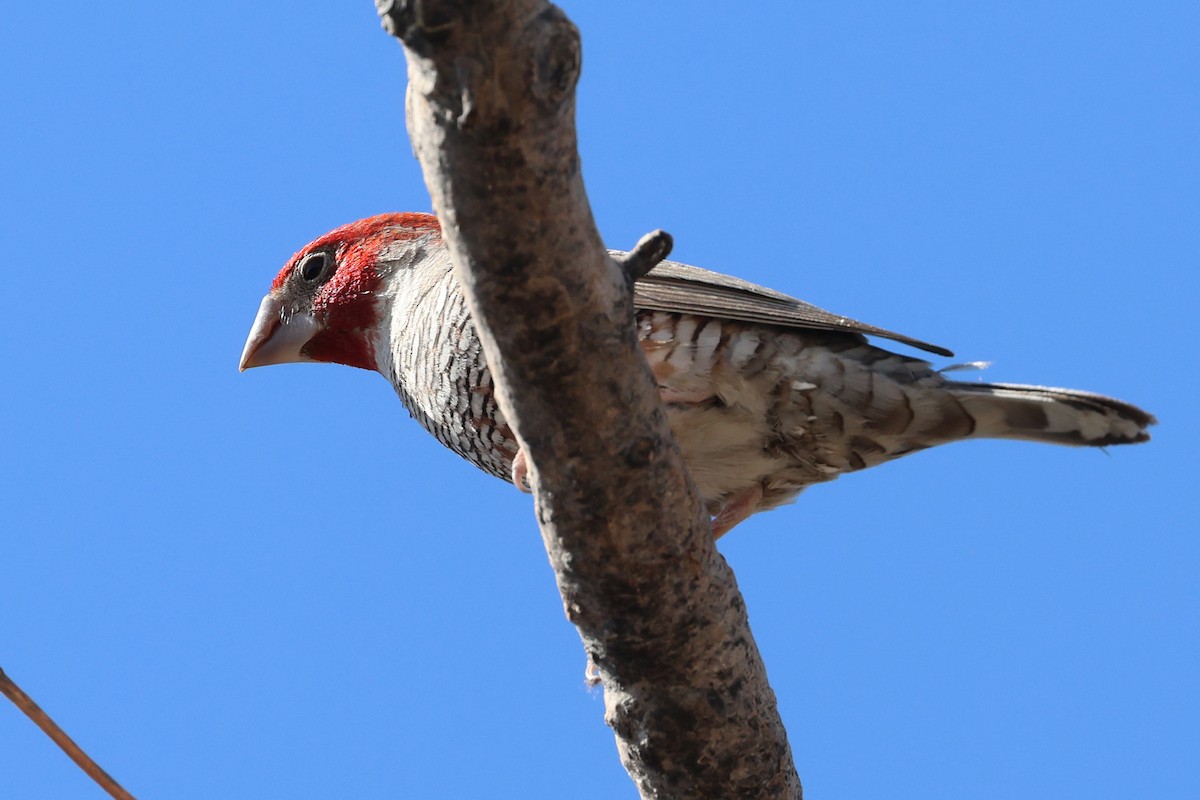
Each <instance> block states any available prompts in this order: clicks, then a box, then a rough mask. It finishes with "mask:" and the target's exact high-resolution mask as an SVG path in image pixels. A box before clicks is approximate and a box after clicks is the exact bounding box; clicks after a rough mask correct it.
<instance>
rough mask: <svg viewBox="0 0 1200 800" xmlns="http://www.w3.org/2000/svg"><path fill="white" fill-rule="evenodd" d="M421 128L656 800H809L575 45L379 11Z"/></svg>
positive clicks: (546, 10)
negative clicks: (721, 530) (679, 417)
mask: <svg viewBox="0 0 1200 800" xmlns="http://www.w3.org/2000/svg"><path fill="white" fill-rule="evenodd" d="M377 7H378V9H379V12H380V15H381V17H382V18H383V22H384V27H385V29H387V30H388V31H389V32H390V33H393V34H394V35H395V36H397V37H398V38H400V39H401V40H402V42H403V43H404V45H405V53H406V56H407V59H408V79H409V85H408V99H407V106H408V128H409V133H410V135H411V137H412V141H413V147H414V150H415V152H416V154H417V157H418V159H419V160H420V162H421V165H422V168H423V170H424V173H425V181H426V184H427V185H428V187H429V191H430V194H431V195H432V196H433V204H434V207H435V209H436V210H437V213H438V217H439V218H440V219H441V221H442V226H443V233H444V237H445V240H446V243H447V245H448V246H449V249H450V252H451V254H452V257H453V259H454V264H455V273H456V275H457V277H458V280H459V281H460V283H461V285H462V287H463V290H464V292H465V294H466V296H467V301H468V304H469V305H468V307H469V308H470V310H471V314H472V316H473V318H474V321H475V324H476V326H477V327H478V329H479V333H480V337H481V339H482V341H483V348H484V352H485V354H486V356H487V360H488V364H489V366H490V367H491V370H492V373H493V375H494V377H495V380H496V385H497V394H498V399H499V403H500V407H501V409H502V410H503V411H504V414H505V416H506V417H507V419H508V421H509V422H510V423H511V424H512V426H513V428H514V431H515V433H516V436H517V439H518V440H519V442H520V444H521V447H522V448H523V450H524V453H525V455H526V458H527V461H528V464H529V469H530V478H531V483H532V486H533V488H534V491H535V494H536V502H537V514H538V520H539V522H540V524H541V529H542V536H543V539H544V541H545V545H546V550H547V553H548V554H549V556H550V562H551V564H552V565H553V567H554V571H555V575H556V578H557V581H558V586H559V589H560V591H561V592H562V597H563V605H564V607H565V609H566V613H567V616H568V618H569V619H570V620H571V621H572V622H573V623H575V625H576V626H577V627H578V629H579V633H580V636H581V637H582V639H583V643H584V647H585V648H586V650H587V653H588V656H589V658H590V659H591V662H592V663H593V664H594V665H595V667H596V669H597V671H598V674H599V676H600V678H601V680H602V681H603V684H604V693H605V703H606V707H607V714H606V719H607V722H608V723H609V725H611V726H612V728H613V730H614V731H615V733H616V737H617V746H618V750H619V752H620V755H621V759H622V762H623V763H624V764H625V767H626V768H627V769H628V770H629V773H630V775H631V776H632V777H633V779H634V780H635V781H636V783H637V785H638V788H639V790H640V791H641V794H642V796H643V797H656V798H660V797H670V798H706V799H707V798H714V797H727V798H735V797H736V798H799V797H800V782H799V779H798V777H797V775H796V771H795V767H794V766H793V764H792V759H791V751H790V749H789V747H788V743H787V734H786V732H785V730H784V728H783V724H782V722H781V721H780V719H779V714H778V711H777V710H776V707H775V697H774V694H773V693H772V691H771V689H770V686H769V685H768V684H767V677H766V671H765V669H764V667H763V663H762V659H761V657H760V656H759V653H758V649H757V646H756V645H755V643H754V640H753V638H752V636H751V634H750V630H749V624H748V621H747V617H746V609H745V604H744V602H743V601H742V598H741V595H740V594H739V593H738V590H737V585H736V582H735V580H734V576H733V573H732V571H731V570H730V569H729V567H728V565H727V564H726V563H725V561H724V559H723V558H722V557H721V556H720V554H719V553H718V552H717V551H716V548H715V547H714V545H713V539H712V531H711V526H710V521H709V519H708V517H707V515H706V514H705V513H704V512H703V509H702V508H701V507H700V504H699V502H698V501H697V499H696V496H695V493H694V490H693V488H692V485H691V481H690V479H689V478H688V477H687V473H686V471H685V469H684V464H683V461H682V458H681V456H680V453H679V450H678V448H677V446H676V445H675V442H674V440H673V438H672V436H671V432H670V429H669V427H668V425H667V421H666V416H665V414H664V412H663V409H662V406H661V404H660V402H659V399H658V394H657V390H656V386H655V382H654V379H653V377H652V376H651V374H650V371H649V369H648V367H647V366H646V362H645V360H644V358H643V356H642V353H641V351H640V349H639V347H638V344H637V341H636V337H635V330H634V323H633V305H632V299H631V297H632V295H631V291H630V287H631V285H632V279H633V278H636V277H637V276H638V275H640V274H644V273H645V272H646V271H648V270H649V269H650V268H651V267H652V266H653V265H654V263H657V261H658V260H661V259H662V258H663V257H664V256H665V255H666V252H667V251H668V250H669V249H670V238H669V237H667V236H666V235H665V234H660V233H655V234H651V235H650V236H649V237H647V238H645V239H643V242H642V243H641V244H639V246H638V247H637V248H635V250H634V253H633V254H632V255H631V256H629V257H628V258H625V259H624V260H623V264H621V265H618V264H617V263H616V262H615V261H614V260H613V259H612V258H610V257H609V256H608V254H607V253H606V251H605V249H604V245H603V243H602V241H601V239H600V236H599V233H598V232H597V231H596V227H595V223H594V221H593V220H592V216H591V211H590V209H589V206H588V202H587V196H586V194H585V192H584V187H583V180H582V177H581V174H580V165H579V156H578V151H577V148H576V140H575V120H574V117H575V84H576V81H577V80H578V77H579V69H580V55H581V51H580V40H579V33H578V31H577V30H576V28H575V26H574V25H573V24H572V23H571V22H570V20H568V19H567V18H566V16H565V15H564V14H563V13H562V11H560V10H559V9H558V8H557V7H555V6H553V5H551V4H549V3H547V2H545V0H424V1H422V0H377Z"/></svg>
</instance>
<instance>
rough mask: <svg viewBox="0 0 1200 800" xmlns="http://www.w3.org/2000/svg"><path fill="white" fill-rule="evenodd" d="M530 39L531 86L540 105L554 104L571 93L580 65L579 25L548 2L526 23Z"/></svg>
mask: <svg viewBox="0 0 1200 800" xmlns="http://www.w3.org/2000/svg"><path fill="white" fill-rule="evenodd" d="M524 35H525V36H527V37H531V38H532V39H533V41H532V44H533V47H532V52H533V57H534V80H533V81H532V86H531V88H532V89H533V92H534V96H535V97H536V99H537V101H538V103H539V104H540V105H541V107H542V108H543V109H551V108H556V107H557V106H560V105H562V102H563V101H564V100H566V99H567V98H569V97H571V96H572V93H573V92H574V91H575V84H576V83H578V82H579V72H580V68H581V67H582V65H583V48H582V46H581V44H580V39H579V29H578V28H576V27H575V25H574V23H572V22H571V20H570V19H568V18H567V15H566V14H564V13H563V11H562V9H560V8H559V7H558V6H555V5H551V6H550V7H549V8H547V9H546V10H545V11H543V12H542V13H541V14H539V15H538V16H537V17H535V18H534V19H533V20H531V21H530V23H529V24H528V25H527V26H526V28H525V32H524Z"/></svg>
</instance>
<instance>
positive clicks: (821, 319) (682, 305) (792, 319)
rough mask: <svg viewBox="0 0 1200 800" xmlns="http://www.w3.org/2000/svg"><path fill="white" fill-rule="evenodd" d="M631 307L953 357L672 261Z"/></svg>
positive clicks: (645, 282)
mask: <svg viewBox="0 0 1200 800" xmlns="http://www.w3.org/2000/svg"><path fill="white" fill-rule="evenodd" d="M633 303H634V305H635V306H637V307H638V308H647V309H651V310H654V311H668V312H673V313H681V314H698V315H701V316H709V317H720V318H724V319H735V320H740V321H742V322H758V323H767V324H770V325H779V326H781V327H785V328H803V329H807V330H818V331H832V332H835V333H858V334H866V335H869V336H881V337H883V338H885V339H891V340H893V341H896V342H903V343H904V344H907V345H911V346H913V347H917V348H920V349H921V350H925V351H928V352H930V353H936V354H938V355H942V356H952V355H954V354H953V353H952V352H950V351H949V350H947V349H946V348H944V347H939V346H937V345H935V344H930V343H928V342H923V341H921V340H920V339H913V338H911V337H909V336H904V335H903V334H899V333H893V332H892V331H888V330H884V329H883V328H876V327H875V326H874V325H867V324H865V323H862V322H858V321H857V320H853V319H850V318H849V317H843V316H840V315H838V314H831V313H829V312H828V311H825V310H824V309H821V308H817V307H816V306H814V305H810V304H809V303H805V302H803V301H802V300H797V299H795V298H794V297H789V296H787V295H786V294H783V293H782V292H776V291H774V290H773V289H767V288H766V287H763V286H758V285H757V284H753V283H750V282H749V281H744V280H741V279H740V278H734V277H731V276H729V275H722V274H721V273H719V272H711V271H709V270H706V269H700V268H699V267H690V266H688V265H686V264H678V263H676V262H674V261H663V262H662V263H661V264H659V265H658V266H657V267H655V268H654V269H652V270H651V271H650V272H649V274H647V275H646V276H645V277H644V278H641V279H639V280H638V281H637V283H636V284H635V285H634V289H633Z"/></svg>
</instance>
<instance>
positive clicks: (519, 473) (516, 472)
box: [512, 450, 533, 494]
mask: <svg viewBox="0 0 1200 800" xmlns="http://www.w3.org/2000/svg"><path fill="white" fill-rule="evenodd" d="M512 482H513V486H516V487H517V488H518V489H520V490H521V491H522V492H525V493H526V494H528V493H530V492H532V491H533V487H532V486H530V485H529V464H528V462H526V461H525V451H524V450H518V451H517V455H516V457H515V458H513V462H512Z"/></svg>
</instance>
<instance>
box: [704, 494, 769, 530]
mask: <svg viewBox="0 0 1200 800" xmlns="http://www.w3.org/2000/svg"><path fill="white" fill-rule="evenodd" d="M762 498H763V487H762V484H761V483H756V484H754V485H753V486H751V487H750V488H749V489H744V490H742V491H741V492H739V493H738V494H735V495H734V496H733V497H731V498H730V499H729V500H728V501H727V502H726V503H725V505H723V506H721V510H720V511H718V512H717V515H716V517H714V518H713V539H720V538H721V537H722V536H724V535H725V534H727V533H729V531H730V530H731V529H732V528H733V526H734V525H737V524H738V523H739V522H741V521H742V520H744V519H745V518H746V517H748V516H750V515H751V514H753V513H754V511H755V509H757V508H758V504H759V503H760V502H761V501H762Z"/></svg>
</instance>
